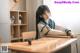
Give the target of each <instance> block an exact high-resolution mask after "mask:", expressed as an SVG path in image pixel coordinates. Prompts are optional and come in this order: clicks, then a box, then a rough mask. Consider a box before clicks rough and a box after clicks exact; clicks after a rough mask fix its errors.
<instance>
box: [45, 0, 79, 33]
mask: <svg viewBox="0 0 80 53" xmlns="http://www.w3.org/2000/svg"><path fill="white" fill-rule="evenodd" d="M54 1H61V0H44V4H45V5H48V6H49V8H50V10H51V13H52V17H51V18H52V19H53V20H54V21H55V22H56V24H57V25H60V26H64V27H67V28H69V29H71V30H72V31H73V32H74V33H77V34H78V33H79V34H80V3H79V4H55V3H54ZM64 1H68V0H64ZM69 1H73V0H69ZM75 1H80V0H75Z"/></svg>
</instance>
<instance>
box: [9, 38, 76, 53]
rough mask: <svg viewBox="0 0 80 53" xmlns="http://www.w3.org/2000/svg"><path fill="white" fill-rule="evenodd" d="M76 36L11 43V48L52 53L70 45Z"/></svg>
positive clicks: (27, 51)
mask: <svg viewBox="0 0 80 53" xmlns="http://www.w3.org/2000/svg"><path fill="white" fill-rule="evenodd" d="M76 40H77V39H76V38H47V37H44V38H41V39H39V40H33V41H32V45H31V46H30V45H28V43H27V42H17V43H10V44H9V50H14V51H18V52H25V53H31V52H32V53H33V52H34V53H51V52H56V51H59V50H60V49H62V48H65V47H66V46H68V45H70V44H71V43H72V42H74V41H76Z"/></svg>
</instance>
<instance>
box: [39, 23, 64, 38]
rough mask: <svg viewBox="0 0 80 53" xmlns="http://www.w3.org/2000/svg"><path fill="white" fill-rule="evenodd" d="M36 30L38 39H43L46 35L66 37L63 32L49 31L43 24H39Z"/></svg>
mask: <svg viewBox="0 0 80 53" xmlns="http://www.w3.org/2000/svg"><path fill="white" fill-rule="evenodd" d="M38 29H39V34H40V37H43V36H45V35H48V36H63V35H66V33H65V32H63V31H60V30H55V29H51V28H50V27H49V26H48V25H44V24H41V23H39V24H38Z"/></svg>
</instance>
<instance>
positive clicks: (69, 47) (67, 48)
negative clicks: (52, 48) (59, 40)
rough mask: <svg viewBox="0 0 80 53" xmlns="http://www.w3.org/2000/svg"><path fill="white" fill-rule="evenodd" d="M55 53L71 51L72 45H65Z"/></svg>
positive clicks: (68, 52)
mask: <svg viewBox="0 0 80 53" xmlns="http://www.w3.org/2000/svg"><path fill="white" fill-rule="evenodd" d="M55 53H71V45H69V46H67V47H65V48H63V49H61V50H59V51H57V52H55Z"/></svg>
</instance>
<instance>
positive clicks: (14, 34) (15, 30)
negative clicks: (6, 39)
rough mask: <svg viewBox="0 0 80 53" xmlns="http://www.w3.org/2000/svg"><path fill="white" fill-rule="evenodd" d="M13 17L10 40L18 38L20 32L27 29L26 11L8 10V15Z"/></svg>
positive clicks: (19, 37)
mask: <svg viewBox="0 0 80 53" xmlns="http://www.w3.org/2000/svg"><path fill="white" fill-rule="evenodd" d="M19 15H21V16H22V19H21V21H22V23H21V24H20V23H19V17H20V16H19ZM12 16H14V17H15V21H14V23H11V41H14V40H20V39H21V37H22V35H21V33H22V32H27V31H28V17H27V12H26V11H10V17H11V18H12Z"/></svg>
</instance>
